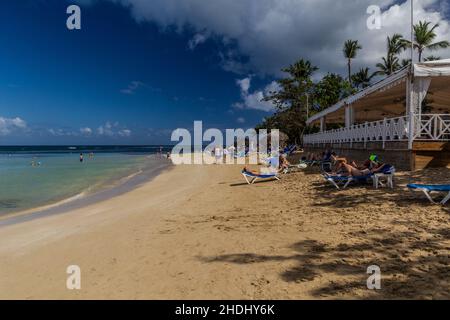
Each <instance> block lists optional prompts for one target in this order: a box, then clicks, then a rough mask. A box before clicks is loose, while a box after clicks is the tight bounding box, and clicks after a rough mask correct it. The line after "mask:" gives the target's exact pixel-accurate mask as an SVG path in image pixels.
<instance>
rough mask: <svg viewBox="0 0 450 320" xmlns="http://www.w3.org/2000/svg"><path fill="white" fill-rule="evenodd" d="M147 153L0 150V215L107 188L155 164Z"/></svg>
mask: <svg viewBox="0 0 450 320" xmlns="http://www.w3.org/2000/svg"><path fill="white" fill-rule="evenodd" d="M154 158H155V156H149V154H124V153H96V154H95V155H94V156H93V157H92V158H91V157H89V153H85V154H84V161H83V162H80V161H79V153H76V152H74V153H41V154H36V153H12V154H7V153H3V154H1V153H0V216H1V215H5V214H8V213H12V212H17V211H22V210H26V209H30V208H35V207H39V206H43V205H48V204H53V203H57V202H60V201H62V200H66V199H70V198H73V197H76V196H80V195H84V194H90V193H94V192H96V191H99V190H102V189H104V188H109V187H111V186H114V185H116V184H119V183H120V182H121V181H123V180H126V178H127V177H130V176H133V175H136V174H139V173H141V172H144V171H145V170H146V169H148V168H149V167H151V166H152V165H154V164H155V159H154ZM33 161H34V163H35V165H34V166H33V165H32V162H33Z"/></svg>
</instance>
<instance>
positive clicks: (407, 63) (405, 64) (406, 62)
mask: <svg viewBox="0 0 450 320" xmlns="http://www.w3.org/2000/svg"><path fill="white" fill-rule="evenodd" d="M410 64H411V59H402V62H401V66H402V68H405V67H407V66H409V65H410Z"/></svg>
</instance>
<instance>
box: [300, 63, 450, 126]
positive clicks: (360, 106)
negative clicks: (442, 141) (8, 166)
mask: <svg viewBox="0 0 450 320" xmlns="http://www.w3.org/2000/svg"><path fill="white" fill-rule="evenodd" d="M410 71H411V68H410V67H406V68H404V69H402V70H399V71H398V72H396V73H394V74H392V75H391V76H389V77H387V78H385V79H383V80H381V81H379V82H377V83H375V84H374V85H372V86H370V87H368V88H366V89H364V90H362V91H360V92H358V93H356V94H354V95H352V96H350V97H347V98H345V99H343V100H341V101H339V102H338V103H336V104H335V105H333V106H331V107H329V108H327V109H325V110H323V111H321V112H319V113H317V114H315V115H313V116H312V117H310V118H309V119H308V120H307V122H306V123H307V124H312V123H315V122H317V121H319V120H320V119H321V118H323V117H326V118H327V122H331V123H333V122H343V119H344V108H345V106H347V105H352V106H353V107H354V108H355V109H357V110H358V113H357V119H355V120H357V121H363V120H364V121H372V120H379V119H380V117H381V118H383V117H384V116H390V117H395V116H400V115H402V114H404V112H405V108H406V83H407V79H408V77H409V75H410ZM413 73H414V77H432V78H436V79H433V80H432V84H431V86H430V89H429V91H428V95H429V96H430V101H431V104H432V108H433V109H434V110H442V109H443V108H444V109H447V110H448V109H449V108H450V59H445V60H438V61H430V62H424V63H417V64H414V66H413ZM358 117H359V118H361V119H358Z"/></svg>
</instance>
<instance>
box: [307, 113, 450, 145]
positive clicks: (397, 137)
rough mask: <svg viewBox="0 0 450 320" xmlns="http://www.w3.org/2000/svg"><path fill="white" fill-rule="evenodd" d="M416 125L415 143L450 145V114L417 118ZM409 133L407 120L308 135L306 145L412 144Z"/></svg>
mask: <svg viewBox="0 0 450 320" xmlns="http://www.w3.org/2000/svg"><path fill="white" fill-rule="evenodd" d="M413 123H414V126H413V127H414V128H413V129H414V140H435V141H450V115H448V114H423V115H417V116H415V117H414V121H413ZM408 132H409V118H408V116H403V117H398V118H389V119H384V120H379V121H374V122H366V123H362V124H356V125H353V126H351V127H349V128H340V129H335V130H329V131H324V132H319V133H315V134H310V135H305V136H304V138H303V142H304V144H305V145H314V144H322V143H350V144H352V143H361V142H362V143H367V142H375V141H377V142H383V143H384V142H387V141H408V139H409V134H408Z"/></svg>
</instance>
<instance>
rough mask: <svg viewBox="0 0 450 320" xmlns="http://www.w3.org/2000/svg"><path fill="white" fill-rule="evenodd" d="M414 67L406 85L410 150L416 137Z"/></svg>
mask: <svg viewBox="0 0 450 320" xmlns="http://www.w3.org/2000/svg"><path fill="white" fill-rule="evenodd" d="M412 72H413V65H411V71H410V74H409V76H408V81H407V83H406V113H407V115H408V149H409V150H412V148H413V142H414V135H415V124H414V120H415V111H416V110H415V109H416V108H415V105H414V101H415V99H414V97H413V90H414V89H413V76H412Z"/></svg>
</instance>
